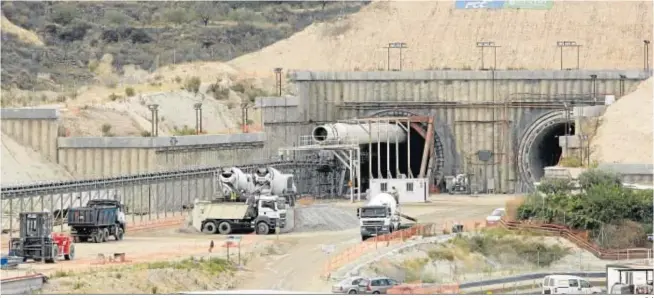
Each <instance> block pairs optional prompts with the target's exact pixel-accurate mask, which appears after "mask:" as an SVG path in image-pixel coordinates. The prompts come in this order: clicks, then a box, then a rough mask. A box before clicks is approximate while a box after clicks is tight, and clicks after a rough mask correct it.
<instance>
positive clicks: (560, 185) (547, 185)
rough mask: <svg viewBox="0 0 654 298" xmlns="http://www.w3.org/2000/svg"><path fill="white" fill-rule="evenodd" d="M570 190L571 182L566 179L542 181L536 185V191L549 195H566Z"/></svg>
mask: <svg viewBox="0 0 654 298" xmlns="http://www.w3.org/2000/svg"><path fill="white" fill-rule="evenodd" d="M571 189H572V181H570V180H568V179H556V178H550V179H543V180H541V181H540V185H538V191H540V192H542V193H544V194H546V195H550V194H555V193H567V192H569V191H570V190H571Z"/></svg>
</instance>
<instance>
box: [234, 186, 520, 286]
mask: <svg viewBox="0 0 654 298" xmlns="http://www.w3.org/2000/svg"><path fill="white" fill-rule="evenodd" d="M512 198H514V197H513V196H510V195H493V196H479V197H470V196H450V195H439V196H433V197H431V198H430V201H431V202H430V203H425V204H414V205H405V206H402V212H403V213H406V214H408V215H410V216H413V217H416V218H417V219H418V221H419V222H422V223H445V222H447V221H464V220H473V219H479V220H480V221H481V220H483V219H484V218H485V217H486V216H487V215H488V214H490V212H491V211H492V210H493V209H495V208H498V207H503V206H504V203H505V202H506V201H507V200H509V199H512ZM335 205H339V206H343V207H347V206H350V208H351V209H352V212H355V209H356V207H357V206H360V205H361V204H360V203H355V204H350V203H337V204H335ZM280 241H288V243H290V245H289V246H288V247H287V248H286V249H285V251H284V252H283V254H280V255H277V256H272V257H267V258H258V259H256V260H253V261H252V262H250V263H249V264H248V268H249V269H250V270H251V272H252V274H250V275H248V276H247V277H246V278H244V279H243V280H242V281H241V282H240V284H239V285H238V286H237V289H244V290H256V289H270V290H287V291H318V292H328V291H329V290H330V286H331V283H332V282H330V281H327V280H324V279H323V278H321V277H320V274H321V272H322V269H323V264H324V263H325V262H326V261H327V260H328V256H327V255H326V254H325V253H324V252H323V251H322V247H323V246H324V245H334V248H335V251H336V252H338V251H342V250H344V249H345V248H347V247H349V246H353V245H356V244H357V243H359V242H360V241H361V236H360V234H359V229H358V228H355V229H347V230H343V231H335V232H313V233H293V234H288V235H281V236H280ZM373 253H374V252H373Z"/></svg>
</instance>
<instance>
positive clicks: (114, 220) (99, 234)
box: [68, 200, 125, 243]
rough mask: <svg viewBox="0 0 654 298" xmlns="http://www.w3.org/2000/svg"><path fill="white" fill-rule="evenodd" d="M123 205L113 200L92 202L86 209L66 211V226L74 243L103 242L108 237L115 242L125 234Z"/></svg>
mask: <svg viewBox="0 0 654 298" xmlns="http://www.w3.org/2000/svg"><path fill="white" fill-rule="evenodd" d="M123 209H124V208H123V205H122V204H120V202H118V201H115V200H93V201H89V202H88V204H87V206H86V207H76V208H71V209H70V210H69V211H68V226H69V227H70V234H71V236H73V237H74V238H73V239H74V241H75V242H84V241H87V240H88V241H92V242H96V243H100V242H105V241H107V240H108V238H109V237H110V236H113V237H114V239H115V240H116V241H120V240H122V239H123V236H124V234H125V215H124V213H123V211H122V210H123Z"/></svg>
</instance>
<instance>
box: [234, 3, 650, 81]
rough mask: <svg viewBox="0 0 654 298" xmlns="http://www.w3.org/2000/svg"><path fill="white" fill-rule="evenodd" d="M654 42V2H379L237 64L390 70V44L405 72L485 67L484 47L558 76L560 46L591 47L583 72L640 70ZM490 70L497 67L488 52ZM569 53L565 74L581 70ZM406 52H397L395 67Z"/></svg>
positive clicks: (501, 63) (512, 62) (512, 63)
mask: <svg viewBox="0 0 654 298" xmlns="http://www.w3.org/2000/svg"><path fill="white" fill-rule="evenodd" d="M651 36H652V2H645V1H604V2H600V1H556V2H555V3H554V4H553V7H552V8H551V9H549V10H525V9H492V10H491V9H455V7H454V1H429V2H427V1H392V2H389V1H379V2H374V3H371V4H370V5H368V6H367V7H365V8H364V9H362V11H360V12H358V13H355V14H353V15H350V16H347V17H345V18H343V19H341V20H339V21H337V22H333V23H327V24H314V25H312V26H309V27H308V28H307V29H305V30H304V31H302V32H299V33H297V34H295V35H293V36H291V37H290V38H289V39H287V40H283V41H280V42H277V43H275V44H273V45H271V46H269V47H267V48H264V49H262V50H261V51H259V52H255V53H251V54H247V55H243V56H241V57H238V58H236V59H234V60H232V61H231V62H230V64H231V65H233V66H235V67H237V68H239V69H240V70H242V71H245V72H252V73H255V72H256V73H266V74H270V75H271V76H272V69H273V68H274V67H284V68H285V69H312V70H355V69H356V70H377V69H386V67H387V51H386V50H385V49H382V47H383V46H385V45H387V44H388V43H389V42H395V41H402V42H405V43H407V45H408V47H409V48H408V49H405V50H404V51H403V63H402V64H403V68H404V69H414V70H418V69H436V68H445V67H450V68H472V69H476V68H479V67H480V66H481V61H480V60H481V59H480V49H479V48H477V47H476V46H475V43H476V42H477V41H494V42H495V43H496V44H497V45H500V46H501V48H498V49H497V68H498V69H508V68H528V69H558V68H559V67H560V53H559V49H558V48H557V47H556V42H557V41H559V40H572V41H576V42H577V43H579V44H582V45H583V47H582V48H581V51H580V67H581V68H590V69H611V68H619V69H637V68H641V67H642V66H643V39H649V38H648V37H651ZM485 55H486V65H485V66H486V67H488V66H489V64H488V63H489V62H490V61H492V59H491V57H492V53H491V50H490V49H487V50H486V54H485ZM576 58H577V55H576V52H575V51H574V50H573V49H566V50H564V67H576ZM398 67H399V51H391V68H398Z"/></svg>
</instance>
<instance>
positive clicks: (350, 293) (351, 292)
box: [347, 290, 357, 295]
mask: <svg viewBox="0 0 654 298" xmlns="http://www.w3.org/2000/svg"><path fill="white" fill-rule="evenodd" d="M347 293H348V294H349V295H356V294H357V290H350V291H349V292H347Z"/></svg>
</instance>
